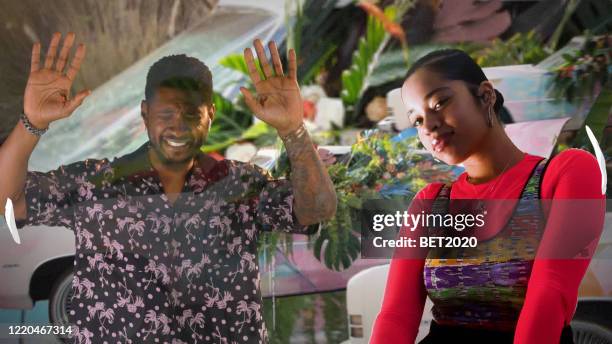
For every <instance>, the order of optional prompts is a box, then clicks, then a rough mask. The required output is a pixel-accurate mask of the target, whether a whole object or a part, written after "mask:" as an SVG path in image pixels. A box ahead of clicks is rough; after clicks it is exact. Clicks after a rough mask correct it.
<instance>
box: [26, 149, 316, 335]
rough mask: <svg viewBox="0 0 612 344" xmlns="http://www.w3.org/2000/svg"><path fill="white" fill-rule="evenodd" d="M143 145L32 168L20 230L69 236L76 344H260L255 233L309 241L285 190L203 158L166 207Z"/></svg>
mask: <svg viewBox="0 0 612 344" xmlns="http://www.w3.org/2000/svg"><path fill="white" fill-rule="evenodd" d="M147 150H148V145H147V144H145V145H143V146H142V147H140V148H139V149H138V150H136V151H135V152H133V153H131V154H128V155H126V156H123V157H120V158H115V159H114V160H113V161H112V162H110V161H109V160H108V159H102V160H85V161H81V162H76V163H73V164H69V165H65V166H61V167H60V168H58V169H57V170H53V171H50V172H47V173H41V172H28V174H27V181H26V190H25V192H26V193H25V195H26V202H27V218H26V219H25V220H24V221H20V223H19V226H20V227H21V226H23V225H26V224H27V225H40V224H44V225H50V226H64V227H68V228H71V229H73V230H74V231H75V234H76V235H75V244H76V245H75V246H76V255H75V260H74V265H75V266H74V271H75V275H74V280H73V283H72V287H73V292H74V296H72V298H71V305H70V306H71V307H70V311H69V315H68V316H69V321H70V323H71V324H72V327H73V334H72V338H73V341H74V342H76V343H174V344H177V343H261V342H266V341H267V332H266V328H265V324H264V322H263V319H262V300H261V294H260V290H259V267H258V256H257V238H258V235H259V234H260V232H261V231H262V230H265V231H267V230H280V231H291V232H298V233H305V232H306V231H307V228H308V227H305V226H302V225H300V224H299V223H298V221H297V219H296V217H295V215H294V213H293V210H292V204H293V196H292V192H291V185H290V182H289V181H287V180H273V179H271V177H270V176H269V174H267V173H266V172H265V171H264V170H262V169H261V168H259V167H257V166H254V165H251V164H246V163H241V162H237V161H232V160H221V161H217V162H216V163H214V164H213V165H214V166H213V167H212V168H209V170H208V171H205V170H204V169H205V167H204V163H203V161H204V158H205V156H204V155H202V154H200V155H199V156H198V158H197V163H196V164H194V167H193V168H192V169H191V171H190V172H189V173H188V174H187V177H186V179H185V184H184V188H183V192H182V193H181V194H180V196H179V197H178V199H177V200H176V201H175V203H174V204H171V203H170V202H169V201H168V198H167V197H166V195H165V194H164V192H163V187H162V184H161V182H160V179H159V176H158V174H157V172H156V170H155V169H154V168H153V167H152V165H151V163H150V160H149V158H148V155H147Z"/></svg>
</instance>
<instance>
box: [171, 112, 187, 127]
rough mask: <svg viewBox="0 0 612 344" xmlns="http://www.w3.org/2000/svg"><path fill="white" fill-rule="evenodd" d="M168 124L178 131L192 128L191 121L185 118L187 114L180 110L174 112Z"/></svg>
mask: <svg viewBox="0 0 612 344" xmlns="http://www.w3.org/2000/svg"><path fill="white" fill-rule="evenodd" d="M168 124H169V125H170V126H171V127H172V128H173V129H175V130H176V131H188V130H190V125H189V121H188V120H187V119H186V118H185V115H184V114H183V113H181V112H179V111H177V112H175V113H174V115H173V116H172V118H171V119H170V123H168Z"/></svg>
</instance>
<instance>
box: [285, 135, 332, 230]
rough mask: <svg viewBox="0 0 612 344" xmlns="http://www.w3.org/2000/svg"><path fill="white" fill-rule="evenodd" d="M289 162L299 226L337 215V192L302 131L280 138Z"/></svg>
mask: <svg viewBox="0 0 612 344" xmlns="http://www.w3.org/2000/svg"><path fill="white" fill-rule="evenodd" d="M283 142H284V143H285V148H286V149H287V155H288V156H289V161H290V162H291V175H290V178H291V184H292V186H293V195H294V211H295V214H296V216H297V218H298V220H299V221H300V223H301V224H302V225H311V224H315V223H319V222H321V221H325V220H329V219H331V218H332V217H333V216H334V215H335V213H336V202H337V200H336V191H335V189H334V185H333V183H332V181H331V179H330V177H329V175H328V173H327V169H326V168H325V166H324V165H323V163H322V162H321V159H320V158H319V154H318V153H317V150H316V149H315V147H314V144H313V143H312V141H311V140H310V137H309V136H308V133H307V132H306V131H305V129H302V130H298V132H297V133H292V134H290V135H288V136H287V137H284V138H283Z"/></svg>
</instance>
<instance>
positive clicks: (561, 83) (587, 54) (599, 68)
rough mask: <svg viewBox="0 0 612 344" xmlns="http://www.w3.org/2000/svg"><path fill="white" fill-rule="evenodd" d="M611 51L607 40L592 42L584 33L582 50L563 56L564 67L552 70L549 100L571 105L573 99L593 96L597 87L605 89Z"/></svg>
mask: <svg viewBox="0 0 612 344" xmlns="http://www.w3.org/2000/svg"><path fill="white" fill-rule="evenodd" d="M611 48H612V42H611V40H610V37H609V36H601V37H598V38H593V37H591V36H590V35H589V34H588V33H587V35H586V38H585V42H584V44H583V46H582V48H581V49H578V50H576V51H575V52H573V53H568V54H563V55H562V57H563V60H564V61H563V63H561V65H559V66H557V67H555V68H553V70H552V72H553V73H555V77H554V78H553V79H552V85H551V87H550V94H551V96H553V97H557V98H561V97H565V98H566V99H567V100H568V101H570V102H571V101H572V100H573V99H574V98H575V97H584V96H590V95H592V93H593V90H594V88H595V85H596V84H598V83H599V84H600V85H602V86H604V85H606V83H608V82H609V81H610V73H611V72H612V49H611Z"/></svg>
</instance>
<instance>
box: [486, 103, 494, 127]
mask: <svg viewBox="0 0 612 344" xmlns="http://www.w3.org/2000/svg"><path fill="white" fill-rule="evenodd" d="M487 124H488V125H489V128H493V107H492V106H489V118H488V123H487Z"/></svg>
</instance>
